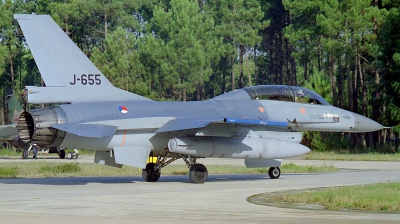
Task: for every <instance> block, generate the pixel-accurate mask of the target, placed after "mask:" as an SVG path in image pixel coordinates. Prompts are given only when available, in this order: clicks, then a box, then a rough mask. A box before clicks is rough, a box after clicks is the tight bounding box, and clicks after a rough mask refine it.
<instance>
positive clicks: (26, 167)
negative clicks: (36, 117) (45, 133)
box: [0, 161, 338, 178]
mask: <svg viewBox="0 0 400 224" xmlns="http://www.w3.org/2000/svg"><path fill="white" fill-rule="evenodd" d="M14 168H15V169H14ZM0 169H4V170H9V169H14V170H15V172H16V174H14V176H13V177H17V178H34V177H65V176H140V175H141V174H142V170H141V169H138V168H134V167H129V166H123V167H122V168H115V167H110V166H104V165H100V164H87V163H76V162H67V163H65V162H63V163H62V162H44V161H29V162H10V163H3V164H0ZM207 169H208V172H209V173H210V174H267V173H268V169H269V168H268V167H266V168H246V167H244V166H228V165H207ZM281 171H282V172H283V173H309V172H335V171H338V169H337V168H335V167H334V166H332V165H330V166H328V165H322V166H297V165H295V164H293V163H289V164H284V165H283V166H281ZM4 172H5V171H4ZM186 174H188V168H187V166H185V165H169V166H167V167H164V168H163V169H162V175H186ZM4 176H5V175H4ZM13 177H11V175H9V176H8V177H2V176H0V178H13Z"/></svg>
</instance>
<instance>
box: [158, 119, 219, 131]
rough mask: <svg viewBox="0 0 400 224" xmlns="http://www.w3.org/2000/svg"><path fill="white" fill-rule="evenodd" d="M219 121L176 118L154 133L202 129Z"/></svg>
mask: <svg viewBox="0 0 400 224" xmlns="http://www.w3.org/2000/svg"><path fill="white" fill-rule="evenodd" d="M221 121H222V120H221V119H196V118H178V119H175V120H170V121H168V122H167V123H166V124H165V125H163V126H162V127H160V128H159V129H157V130H156V133H159V132H169V131H180V130H188V129H196V128H204V127H206V126H207V125H209V124H210V123H213V122H221Z"/></svg>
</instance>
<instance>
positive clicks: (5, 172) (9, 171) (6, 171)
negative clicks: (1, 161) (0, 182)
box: [0, 167, 18, 178]
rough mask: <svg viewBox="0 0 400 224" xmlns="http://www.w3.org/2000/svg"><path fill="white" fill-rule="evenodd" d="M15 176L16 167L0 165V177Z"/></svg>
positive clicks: (16, 172)
mask: <svg viewBox="0 0 400 224" xmlns="http://www.w3.org/2000/svg"><path fill="white" fill-rule="evenodd" d="M17 176H18V171H17V167H0V178H16V177H17Z"/></svg>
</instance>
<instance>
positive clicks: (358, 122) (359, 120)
mask: <svg viewBox="0 0 400 224" xmlns="http://www.w3.org/2000/svg"><path fill="white" fill-rule="evenodd" d="M353 116H354V120H355V124H354V128H353V130H354V131H355V132H372V131H378V130H381V129H383V128H384V127H383V126H382V125H381V124H379V123H378V122H376V121H374V120H371V119H369V118H367V117H364V116H361V115H359V114H355V113H353Z"/></svg>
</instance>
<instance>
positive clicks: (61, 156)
mask: <svg viewBox="0 0 400 224" xmlns="http://www.w3.org/2000/svg"><path fill="white" fill-rule="evenodd" d="M58 156H60V159H65V150H60V152H59V153H58Z"/></svg>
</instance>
